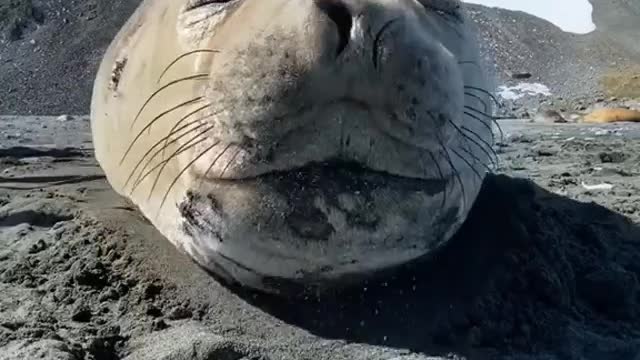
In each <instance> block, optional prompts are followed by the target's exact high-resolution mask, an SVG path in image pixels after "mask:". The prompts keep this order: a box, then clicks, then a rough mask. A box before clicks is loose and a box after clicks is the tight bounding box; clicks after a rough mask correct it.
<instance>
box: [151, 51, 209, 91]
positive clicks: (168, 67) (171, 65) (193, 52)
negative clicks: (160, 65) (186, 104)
mask: <svg viewBox="0 0 640 360" xmlns="http://www.w3.org/2000/svg"><path fill="white" fill-rule="evenodd" d="M219 52H220V51H219V50H211V49H198V50H193V51H189V52H186V53H184V54H182V55H180V56H178V57H177V58H176V59H175V60H173V61H172V62H171V63H169V65H167V67H166V68H164V70H163V71H162V73H161V74H160V77H158V81H157V83H160V81H161V80H162V78H163V77H164V76H165V75H166V74H167V72H168V71H169V69H171V67H173V65H175V64H177V63H178V61H180V60H182V59H184V58H186V57H187V56H190V55H193V54H199V53H219Z"/></svg>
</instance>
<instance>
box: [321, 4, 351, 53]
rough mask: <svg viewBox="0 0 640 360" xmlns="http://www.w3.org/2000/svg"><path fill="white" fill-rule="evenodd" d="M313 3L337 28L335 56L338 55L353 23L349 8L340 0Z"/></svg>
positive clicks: (347, 41)
mask: <svg viewBox="0 0 640 360" xmlns="http://www.w3.org/2000/svg"><path fill="white" fill-rule="evenodd" d="M315 3H316V5H317V6H318V7H319V8H320V10H322V11H323V12H324V13H325V14H327V16H328V17H329V19H331V21H333V22H334V23H335V24H336V27H337V28H338V35H339V36H340V40H339V43H338V49H337V53H336V56H338V55H340V54H341V53H342V52H343V51H344V49H345V48H346V47H347V44H348V43H349V35H350V34H351V27H352V25H353V19H352V17H351V13H350V12H349V8H347V6H346V5H345V4H344V3H343V2H342V0H316V1H315Z"/></svg>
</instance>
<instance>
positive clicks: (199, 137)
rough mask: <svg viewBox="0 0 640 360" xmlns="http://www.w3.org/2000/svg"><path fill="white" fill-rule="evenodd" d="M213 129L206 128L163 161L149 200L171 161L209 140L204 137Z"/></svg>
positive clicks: (211, 127) (150, 191)
mask: <svg viewBox="0 0 640 360" xmlns="http://www.w3.org/2000/svg"><path fill="white" fill-rule="evenodd" d="M213 128H214V126H208V127H206V128H205V129H204V130H202V131H201V132H200V133H198V134H197V135H196V136H194V137H193V138H191V139H190V140H189V141H187V142H186V143H185V144H183V145H182V146H181V147H179V148H178V150H176V151H175V152H174V153H173V154H171V156H169V157H168V158H167V160H165V161H163V165H162V167H160V169H159V170H158V174H157V175H156V179H155V180H154V181H153V185H152V186H151V189H150V190H149V195H148V197H147V200H148V199H151V195H153V191H154V190H155V189H156V186H158V182H159V181H160V177H161V176H162V172H163V171H164V169H165V168H166V167H167V165H169V162H170V161H171V159H174V158H176V157H177V156H178V155H180V154H182V153H183V152H185V151H186V150H188V149H191V148H193V147H195V146H196V145H198V144H200V143H202V142H203V141H205V140H207V137H206V136H204V135H205V134H206V133H208V132H209V131H211V130H212V129H213ZM216 144H217V142H216Z"/></svg>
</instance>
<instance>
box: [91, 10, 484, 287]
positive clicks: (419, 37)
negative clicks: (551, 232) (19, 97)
mask: <svg viewBox="0 0 640 360" xmlns="http://www.w3.org/2000/svg"><path fill="white" fill-rule="evenodd" d="M474 34H475V33H474V31H473V28H472V27H470V25H469V23H468V21H466V20H465V14H464V12H463V9H462V8H461V4H460V3H459V2H458V1H455V0H420V1H417V0H393V1H389V0H305V1H302V0H296V1H292V0H269V1H264V0H227V1H223V0H218V1H213V0H189V1H187V0H146V1H144V2H143V3H142V4H141V5H140V7H139V8H138V9H137V10H136V12H135V13H134V14H133V16H132V17H131V18H130V19H129V20H128V22H127V23H126V24H125V25H124V27H123V28H122V29H121V30H120V32H119V33H118V35H117V36H116V37H115V39H114V40H113V42H112V44H111V45H110V46H109V48H108V49H107V51H106V53H105V55H104V58H103V60H102V63H101V65H100V68H99V71H98V73H97V76H96V80H95V83H94V91H93V97H92V104H91V126H92V134H93V141H94V146H95V155H96V158H97V160H98V162H99V164H100V166H101V167H102V169H103V170H104V172H105V174H106V176H107V179H108V181H109V183H110V184H111V186H112V187H113V188H114V189H115V190H116V191H117V192H118V193H119V194H121V195H123V196H125V197H127V198H129V199H130V200H131V201H132V202H133V203H135V204H136V205H137V206H138V208H139V209H140V211H141V212H142V214H144V216H145V217H147V218H148V219H149V220H150V221H151V223H152V224H153V225H154V226H155V227H156V228H157V229H158V230H159V231H160V233H162V234H163V235H164V236H165V237H166V238H167V239H168V240H169V241H170V242H171V243H173V244H174V245H175V246H176V247H177V248H179V249H180V250H182V251H183V252H185V253H187V254H188V255H189V256H190V257H191V258H192V259H193V260H194V261H195V262H197V263H198V264H199V265H201V266H202V267H204V268H205V269H208V270H210V272H212V273H213V274H214V275H217V276H218V277H219V278H222V279H223V280H227V281H231V282H233V283H239V284H242V285H244V286H246V287H249V288H252V289H256V290H260V291H267V292H274V293H279V294H287V293H288V292H289V291H291V289H294V288H295V289H300V288H302V289H309V288H313V289H315V290H316V291H318V290H322V289H327V288H334V287H339V286H342V285H344V284H352V282H353V281H361V280H362V279H366V278H367V277H368V276H372V274H376V273H378V272H379V271H384V270H385V269H394V268H397V266H398V265H401V264H405V263H407V262H410V261H412V260H414V259H418V258H423V257H424V256H426V255H429V254H432V253H433V250H434V249H437V248H439V247H440V246H441V245H442V244H444V243H446V242H447V240H448V239H450V238H451V237H452V235H453V234H454V233H455V232H456V231H457V230H458V228H459V227H460V226H461V224H462V223H463V222H464V220H465V218H466V216H467V214H468V212H469V210H470V208H471V206H472V204H473V202H474V200H475V198H476V196H477V194H478V192H479V189H480V186H481V184H482V181H483V178H484V177H485V175H486V173H487V172H489V171H491V170H492V169H493V168H494V166H495V162H496V160H495V153H494V152H493V148H492V145H493V143H494V132H493V126H492V122H491V121H492V117H491V114H492V111H493V107H492V103H491V99H492V95H491V92H490V91H489V88H488V78H487V76H486V75H485V72H484V70H483V69H484V67H483V66H482V64H481V60H480V56H479V51H478V47H477V42H476V39H475V36H474Z"/></svg>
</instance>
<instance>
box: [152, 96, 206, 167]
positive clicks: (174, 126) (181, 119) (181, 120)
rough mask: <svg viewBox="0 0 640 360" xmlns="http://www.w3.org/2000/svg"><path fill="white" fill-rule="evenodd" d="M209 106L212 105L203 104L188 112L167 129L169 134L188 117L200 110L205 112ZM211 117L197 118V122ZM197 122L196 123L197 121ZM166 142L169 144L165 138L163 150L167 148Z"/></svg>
mask: <svg viewBox="0 0 640 360" xmlns="http://www.w3.org/2000/svg"><path fill="white" fill-rule="evenodd" d="M211 105H213V104H212V103H206V104H204V105H203V106H200V107H198V108H196V109H195V110H193V111H191V112H189V113H188V114H186V115H185V116H183V117H182V118H180V120H178V121H177V122H176V123H175V124H174V125H173V127H172V128H171V129H169V134H171V133H172V132H173V131H174V130H175V129H176V128H177V127H178V126H179V125H180V124H181V123H182V122H183V121H186V120H187V119H188V118H190V117H192V116H193V115H195V114H197V113H199V112H200V111H202V110H205V109H207V108H209V107H210V106H211ZM211 116H212V115H207V116H204V117H200V118H199V120H200V121H201V120H204V119H206V118H208V117H211ZM197 121H198V120H197ZM168 142H169V137H167V138H166V139H165V144H164V148H165V149H166V148H167V145H168ZM162 158H163V159H164V150H163V151H162Z"/></svg>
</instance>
